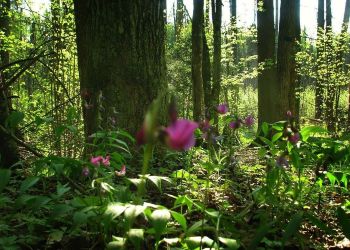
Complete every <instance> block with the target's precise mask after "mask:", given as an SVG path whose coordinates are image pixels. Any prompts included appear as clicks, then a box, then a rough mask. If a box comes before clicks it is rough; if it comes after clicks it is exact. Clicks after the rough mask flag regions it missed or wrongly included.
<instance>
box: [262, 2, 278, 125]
mask: <svg viewBox="0 0 350 250" xmlns="http://www.w3.org/2000/svg"><path fill="white" fill-rule="evenodd" d="M259 2H262V5H263V10H262V11H258V13H257V21H258V23H257V24H258V27H257V29H258V30H257V31H258V38H257V39H258V63H259V64H261V63H266V62H270V63H269V65H268V66H266V67H264V69H263V70H262V71H261V72H260V74H259V76H258V116H259V126H260V125H261V124H262V122H268V123H272V122H276V121H278V117H277V116H276V114H277V113H276V112H277V108H278V107H277V105H278V103H277V100H276V94H277V92H276V91H277V75H276V66H275V29H274V9H273V0H259V1H258V4H259Z"/></svg>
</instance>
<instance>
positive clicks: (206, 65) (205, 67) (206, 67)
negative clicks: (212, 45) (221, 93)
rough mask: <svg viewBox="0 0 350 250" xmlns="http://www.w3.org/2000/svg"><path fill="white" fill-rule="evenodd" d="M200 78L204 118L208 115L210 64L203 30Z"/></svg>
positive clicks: (209, 103)
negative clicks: (201, 81)
mask: <svg viewBox="0 0 350 250" xmlns="http://www.w3.org/2000/svg"><path fill="white" fill-rule="evenodd" d="M202 77H203V91H204V105H205V116H206V117H207V118H209V117H210V115H209V107H210V105H211V64H210V53H209V47H208V42H207V37H206V34H205V30H203V62H202Z"/></svg>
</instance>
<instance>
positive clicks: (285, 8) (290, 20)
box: [277, 0, 300, 120]
mask: <svg viewBox="0 0 350 250" xmlns="http://www.w3.org/2000/svg"><path fill="white" fill-rule="evenodd" d="M298 41H300V0H294V1H289V0H282V1H281V19H280V26H279V35H278V50H277V74H278V81H279V88H278V92H279V95H278V102H279V105H278V111H277V114H278V118H279V119H280V120H283V119H285V117H286V112H287V111H288V110H289V111H291V112H292V114H293V115H295V116H297V115H298V113H299V110H298V106H299V105H298V99H297V98H296V89H297V88H298V75H297V72H296V61H295V57H296V53H297V51H298Z"/></svg>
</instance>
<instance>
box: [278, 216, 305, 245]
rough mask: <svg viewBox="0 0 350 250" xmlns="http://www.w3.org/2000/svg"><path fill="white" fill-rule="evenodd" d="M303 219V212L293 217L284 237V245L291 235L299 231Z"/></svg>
mask: <svg viewBox="0 0 350 250" xmlns="http://www.w3.org/2000/svg"><path fill="white" fill-rule="evenodd" d="M302 221H303V212H299V213H297V214H296V215H294V216H293V217H292V219H291V220H290V222H289V223H288V225H287V227H286V230H285V232H284V234H283V237H282V243H283V245H284V244H285V243H286V242H287V240H288V239H289V238H290V237H292V236H293V235H294V234H296V233H297V232H298V230H299V227H300V225H301V222H302Z"/></svg>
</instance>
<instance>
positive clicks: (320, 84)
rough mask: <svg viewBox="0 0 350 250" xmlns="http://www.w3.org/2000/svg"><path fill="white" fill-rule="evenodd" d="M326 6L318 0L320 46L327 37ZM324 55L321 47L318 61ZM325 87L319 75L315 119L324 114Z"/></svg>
mask: <svg viewBox="0 0 350 250" xmlns="http://www.w3.org/2000/svg"><path fill="white" fill-rule="evenodd" d="M324 4H325V0H318V10H317V29H318V33H317V34H318V35H317V39H318V40H320V41H319V44H321V43H322V40H323V39H324V35H325V33H324V31H325V19H324ZM322 51H323V52H322ZM322 53H324V46H319V47H318V48H317V61H318V60H319V58H320V54H322ZM317 71H319V70H317ZM323 85H324V83H323V81H322V80H321V77H320V75H319V74H318V77H317V79H316V88H315V118H316V119H320V118H321V117H322V114H323V105H324V86H323Z"/></svg>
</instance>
